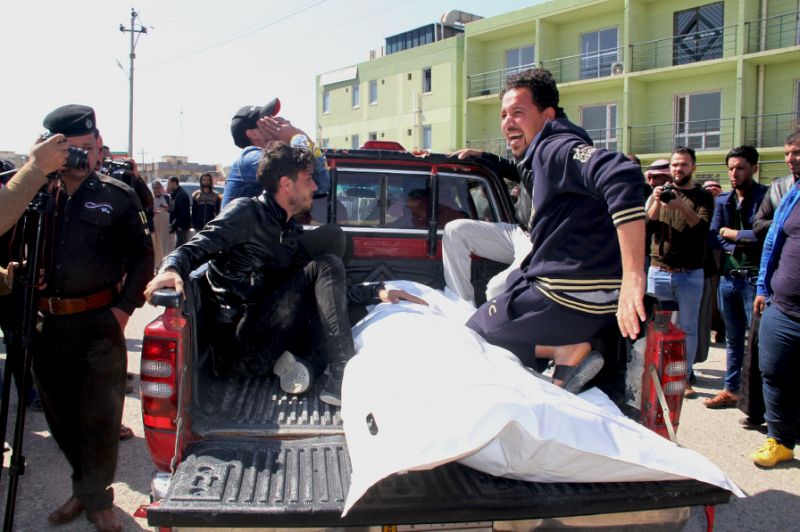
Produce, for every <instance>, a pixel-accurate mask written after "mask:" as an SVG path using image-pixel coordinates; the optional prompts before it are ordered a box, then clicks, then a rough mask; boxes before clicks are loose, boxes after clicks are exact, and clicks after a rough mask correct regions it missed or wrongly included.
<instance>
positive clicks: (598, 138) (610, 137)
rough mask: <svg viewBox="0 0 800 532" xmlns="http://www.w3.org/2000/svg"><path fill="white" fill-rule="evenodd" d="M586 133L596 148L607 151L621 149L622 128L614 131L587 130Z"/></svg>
mask: <svg viewBox="0 0 800 532" xmlns="http://www.w3.org/2000/svg"><path fill="white" fill-rule="evenodd" d="M586 132H587V133H588V134H589V136H590V137H592V142H593V143H594V145H595V146H597V147H598V148H605V149H607V150H609V151H617V150H619V149H621V148H622V128H621V127H618V128H616V129H587V130H586Z"/></svg>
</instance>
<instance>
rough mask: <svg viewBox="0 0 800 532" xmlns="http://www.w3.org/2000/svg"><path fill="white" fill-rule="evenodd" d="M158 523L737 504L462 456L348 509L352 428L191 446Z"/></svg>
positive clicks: (154, 511) (696, 485)
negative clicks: (479, 464)
mask: <svg viewBox="0 0 800 532" xmlns="http://www.w3.org/2000/svg"><path fill="white" fill-rule="evenodd" d="M184 457H185V459H184V461H183V462H182V463H181V464H180V466H179V467H178V470H177V471H176V472H175V475H174V478H173V480H172V482H171V484H170V487H169V490H168V492H167V496H166V498H165V499H164V500H162V501H161V502H160V503H159V504H157V505H154V506H152V507H151V508H150V510H149V512H148V522H149V524H150V525H154V526H177V525H181V526H203V525H205V526H208V525H210V524H213V525H214V526H218V527H219V526H222V527H224V526H261V527H265V526H269V527H290V526H300V527H314V526H323V525H324V526H345V525H348V526H354V525H358V526H362V525H376V524H414V523H431V522H437V521H441V519H442V517H443V516H447V518H448V520H449V521H451V522H470V521H487V520H511V519H534V518H542V517H564V516H571V515H587V514H596V513H610V512H626V511H638V510H649V509H660V508H667V507H679V506H689V505H692V506H694V505H707V504H718V503H724V502H727V501H728V499H729V498H730V495H731V494H730V492H728V491H726V490H723V489H721V488H718V487H716V486H711V485H709V484H705V483H702V482H698V481H695V480H682V481H670V482H634V483H585V484H581V483H533V482H521V481H516V480H510V479H504V478H499V477H493V476H491V475H487V474H485V473H481V472H478V471H476V470H473V469H470V468H468V467H466V466H462V465H460V464H457V463H450V464H446V465H443V466H440V467H437V468H435V469H433V470H430V471H418V472H410V473H408V474H404V475H394V476H392V477H389V478H386V479H384V480H382V481H381V482H379V483H378V484H377V485H375V486H373V488H372V489H370V491H369V492H367V494H366V495H365V496H364V498H363V499H362V500H361V501H359V503H358V504H357V505H356V506H355V508H354V509H353V510H352V511H351V512H350V514H349V515H348V516H347V517H346V518H344V519H342V518H340V517H339V516H340V514H341V511H342V508H343V506H344V500H345V498H346V496H347V489H348V486H349V484H350V475H351V465H350V459H349V455H348V453H347V446H346V443H345V440H344V437H343V436H327V437H319V438H314V439H295V440H267V439H264V440H260V441H256V440H252V439H251V440H247V441H245V440H241V439H239V440H236V441H227V440H218V441H212V440H207V441H203V442H197V443H194V444H190V445H189V446H188V448H187V450H186V453H185V455H184Z"/></svg>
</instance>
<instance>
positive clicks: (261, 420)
mask: <svg viewBox="0 0 800 532" xmlns="http://www.w3.org/2000/svg"><path fill="white" fill-rule="evenodd" d="M206 379H208V380H207V382H205V383H204V385H203V387H202V389H203V390H204V393H203V394H202V396H201V397H200V398H197V399H195V401H196V404H195V405H194V407H193V414H192V419H193V431H194V432H195V433H196V434H198V435H202V436H206V437H207V436H214V435H224V434H233V433H235V434H237V435H248V434H249V435H257V436H267V437H269V436H289V437H302V436H312V435H333V434H343V433H344V431H343V429H342V420H341V417H340V415H339V408H338V407H335V406H330V405H327V404H325V403H323V402H322V401H320V400H319V392H320V390H321V387H322V379H317V381H316V382H314V383H313V384H312V386H311V388H310V389H309V390H308V391H307V392H306V393H304V394H301V395H292V394H287V393H285V392H284V391H283V390H281V388H280V386H279V385H278V379H276V378H274V377H250V378H248V377H224V378H221V377H213V378H211V377H206Z"/></svg>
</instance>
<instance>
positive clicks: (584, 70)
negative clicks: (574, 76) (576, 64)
mask: <svg viewBox="0 0 800 532" xmlns="http://www.w3.org/2000/svg"><path fill="white" fill-rule="evenodd" d="M617 42H618V41H617V28H608V29H605V30H600V31H593V32H591V33H584V34H583V35H581V79H590V78H600V77H603V76H608V75H610V74H611V65H613V64H614V63H616V62H617V61H619V56H618V54H617Z"/></svg>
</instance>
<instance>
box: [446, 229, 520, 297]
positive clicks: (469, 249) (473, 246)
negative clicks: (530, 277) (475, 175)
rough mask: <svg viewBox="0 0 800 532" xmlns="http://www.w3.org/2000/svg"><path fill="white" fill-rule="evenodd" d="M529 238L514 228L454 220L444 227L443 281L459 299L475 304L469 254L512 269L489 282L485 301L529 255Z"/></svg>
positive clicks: (498, 291) (498, 290)
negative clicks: (501, 263) (503, 263)
mask: <svg viewBox="0 0 800 532" xmlns="http://www.w3.org/2000/svg"><path fill="white" fill-rule="evenodd" d="M531 246H532V244H531V241H530V237H529V236H528V235H527V233H525V231H523V230H522V229H521V228H520V227H519V226H518V225H516V224H509V223H493V222H481V221H477V220H453V221H452V222H449V223H448V224H447V225H446V226H445V227H444V236H443V237H442V259H443V263H444V280H445V284H446V285H447V287H448V288H450V290H452V291H454V292H455V293H456V294H458V296H459V297H460V298H461V299H465V300H467V301H469V302H471V303H474V302H475V291H474V289H473V288H472V283H471V282H470V265H471V260H470V254H474V255H478V256H480V257H483V258H485V259H491V260H494V261H497V262H505V263H510V264H511V265H510V266H509V267H508V268H507V269H505V270H503V271H502V272H500V273H498V274H497V275H495V276H494V277H492V278H491V279H490V280H489V283H488V285H487V286H486V299H491V298H493V297H495V296H497V295H498V294H500V293H501V292H503V290H505V287H506V279H507V278H508V276H509V274H510V273H511V272H512V271H514V270H516V269H517V268H519V266H520V264H521V263H522V261H523V260H524V259H525V257H527V256H528V254H529V253H530V252H531Z"/></svg>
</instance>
